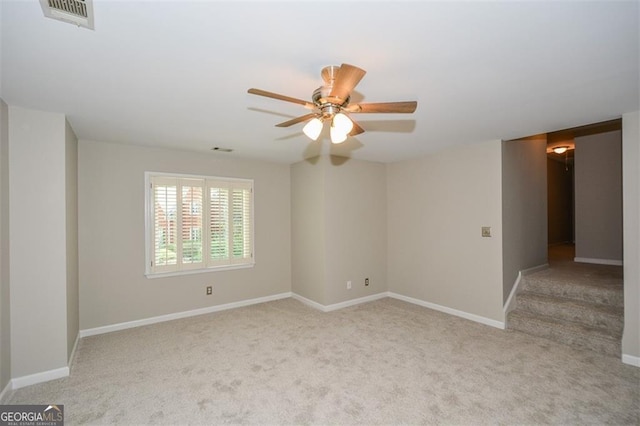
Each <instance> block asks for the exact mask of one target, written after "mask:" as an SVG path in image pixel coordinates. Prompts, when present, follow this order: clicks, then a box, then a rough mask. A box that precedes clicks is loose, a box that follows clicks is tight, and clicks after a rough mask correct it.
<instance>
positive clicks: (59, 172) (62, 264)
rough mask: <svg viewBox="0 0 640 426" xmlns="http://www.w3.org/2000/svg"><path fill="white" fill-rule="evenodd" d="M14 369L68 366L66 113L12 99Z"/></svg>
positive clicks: (21, 372) (15, 373)
mask: <svg viewBox="0 0 640 426" xmlns="http://www.w3.org/2000/svg"><path fill="white" fill-rule="evenodd" d="M9 162H10V170H9V198H10V202H9V215H10V219H11V220H10V229H9V240H10V252H11V254H10V271H9V272H10V293H11V302H10V303H11V371H12V377H21V376H26V375H30V374H36V373H41V372H45V371H49V370H55V369H59V368H62V367H67V353H68V350H67V307H66V303H67V298H66V288H67V272H66V265H67V261H66V256H67V252H66V250H65V247H66V243H65V241H66V237H67V235H66V230H65V228H66V213H65V210H66V195H65V192H66V182H65V179H66V178H65V117H64V115H62V114H55V113H49V112H41V111H34V110H29V109H25V108H19V107H14V106H9Z"/></svg>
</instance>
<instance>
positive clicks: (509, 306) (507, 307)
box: [503, 263, 549, 321]
mask: <svg viewBox="0 0 640 426" xmlns="http://www.w3.org/2000/svg"><path fill="white" fill-rule="evenodd" d="M545 269H549V264H548V263H545V264H543V265H538V266H534V267H533V268H528V269H522V270H521V271H518V277H517V278H516V282H515V283H514V284H513V287H511V292H510V293H509V297H508V298H507V301H506V302H505V304H504V308H503V311H504V318H505V321H506V320H507V314H508V313H509V312H511V311H512V310H513V308H515V300H516V299H515V296H516V294H518V292H519V291H520V288H519V287H520V282H521V281H522V277H524V276H526V275H531V274H533V273H535V272H539V271H544V270H545Z"/></svg>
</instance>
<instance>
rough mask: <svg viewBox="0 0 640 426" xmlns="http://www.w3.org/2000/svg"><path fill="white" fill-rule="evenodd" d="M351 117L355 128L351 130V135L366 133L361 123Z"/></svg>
mask: <svg viewBox="0 0 640 426" xmlns="http://www.w3.org/2000/svg"><path fill="white" fill-rule="evenodd" d="M349 119H350V120H351V122H352V123H353V129H352V130H351V132H349V136H356V135H359V134H360V133H364V129H363V128H362V127H360V125H359V124H358V123H356V121H355V120H354V119H353V118H351V117H349Z"/></svg>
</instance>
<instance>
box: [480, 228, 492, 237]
mask: <svg viewBox="0 0 640 426" xmlns="http://www.w3.org/2000/svg"><path fill="white" fill-rule="evenodd" d="M482 236H483V237H490V236H491V227H490V226H483V227H482Z"/></svg>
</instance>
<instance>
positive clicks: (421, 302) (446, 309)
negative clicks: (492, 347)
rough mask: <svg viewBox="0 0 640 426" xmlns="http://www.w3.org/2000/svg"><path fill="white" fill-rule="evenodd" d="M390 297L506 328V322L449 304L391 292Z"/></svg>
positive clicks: (502, 328)
mask: <svg viewBox="0 0 640 426" xmlns="http://www.w3.org/2000/svg"><path fill="white" fill-rule="evenodd" d="M389 297H392V298H394V299H398V300H402V301H403V302H409V303H413V304H414V305H419V306H423V307H425V308H429V309H433V310H434V311H440V312H444V313H445V314H449V315H455V316H457V317H460V318H464V319H468V320H471V321H475V322H479V323H480V324H484V325H489V326H491V327H495V328H499V329H501V330H504V329H505V324H504V322H501V321H496V320H494V319H491V318H486V317H482V316H480V315H476V314H470V313H468V312H464V311H459V310H457V309H453V308H449V307H447V306H442V305H438V304H435V303H431V302H425V301H424V300H420V299H415V298H413V297H408V296H403V295H401V294H397V293H393V292H389Z"/></svg>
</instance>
